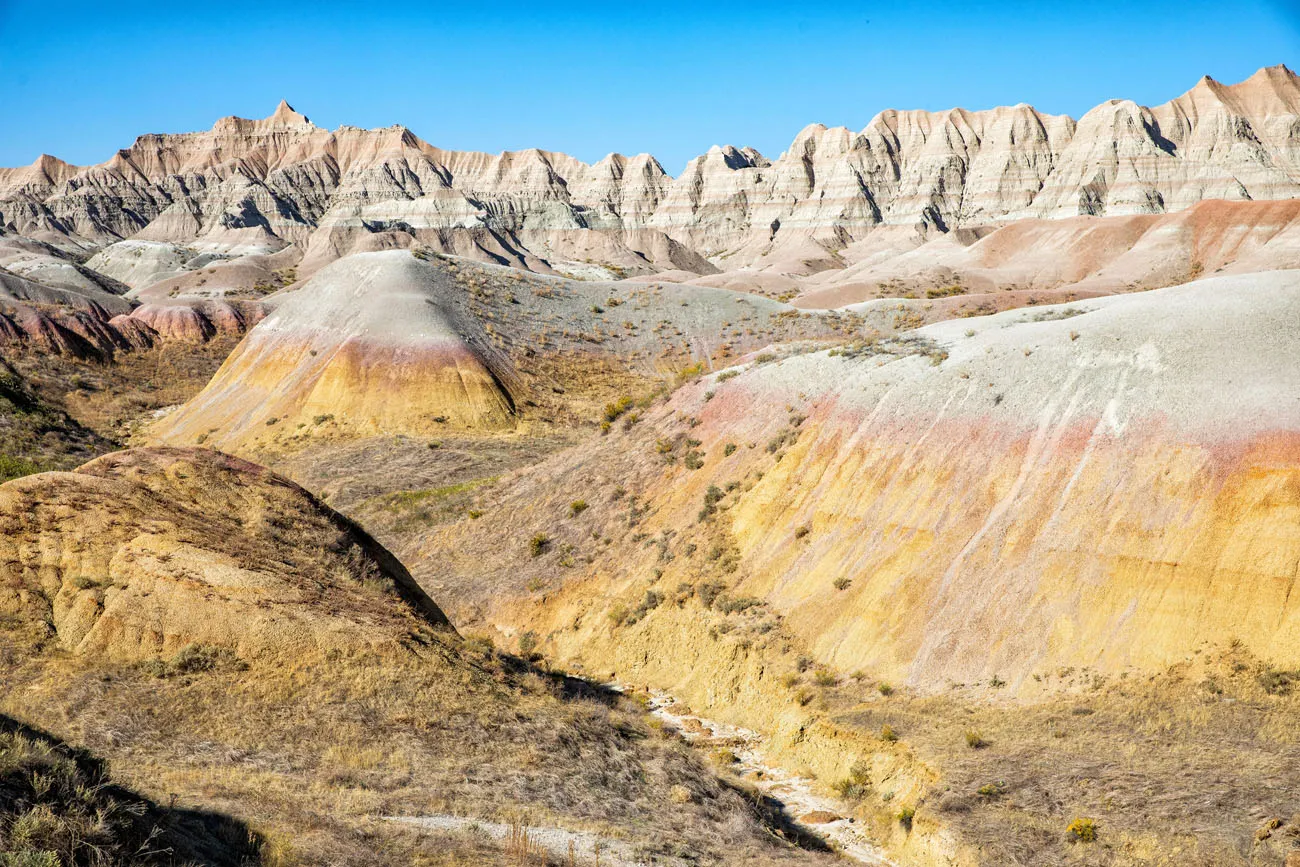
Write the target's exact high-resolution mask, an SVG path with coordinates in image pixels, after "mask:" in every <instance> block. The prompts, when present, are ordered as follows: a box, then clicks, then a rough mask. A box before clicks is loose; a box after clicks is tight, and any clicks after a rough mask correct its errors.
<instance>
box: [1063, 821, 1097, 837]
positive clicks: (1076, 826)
mask: <svg viewBox="0 0 1300 867" xmlns="http://www.w3.org/2000/svg"><path fill="white" fill-rule="evenodd" d="M1065 832H1066V834H1067V835H1068V836H1069V837H1070V839H1071V840H1074V841H1076V842H1079V843H1092V842H1095V841H1096V839H1097V823H1096V821H1094V820H1093V819H1088V818H1078V819H1075V820H1074V821H1073V822H1071V823H1070V824H1069V826H1068V827H1067V828H1066V829H1065Z"/></svg>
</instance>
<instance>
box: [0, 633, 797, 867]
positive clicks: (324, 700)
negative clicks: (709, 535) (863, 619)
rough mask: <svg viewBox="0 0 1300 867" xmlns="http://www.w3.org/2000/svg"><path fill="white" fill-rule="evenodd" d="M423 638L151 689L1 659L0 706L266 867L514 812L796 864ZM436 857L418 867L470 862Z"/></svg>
mask: <svg viewBox="0 0 1300 867" xmlns="http://www.w3.org/2000/svg"><path fill="white" fill-rule="evenodd" d="M425 641H426V644H425V645H424V646H414V647H412V648H411V650H410V651H409V653H403V654H391V653H390V654H387V655H381V654H378V653H374V652H368V653H361V652H357V653H356V654H355V655H354V656H344V655H340V654H332V655H331V656H330V657H328V658H327V657H324V656H318V655H313V654H310V653H308V654H304V655H303V656H302V657H301V658H299V659H296V660H293V661H292V662H289V661H286V660H274V661H267V662H261V661H257V660H253V661H250V662H249V663H248V667H247V668H238V667H229V666H213V667H209V668H202V667H201V668H200V670H197V671H190V672H184V671H170V672H168V673H167V674H166V676H164V677H158V676H157V673H156V672H155V671H154V670H153V669H152V668H151V667H150V666H148V665H105V664H97V663H96V662H95V661H93V660H87V659H83V658H77V657H71V656H66V655H58V654H51V653H50V652H44V653H40V654H32V653H30V652H28V651H26V650H24V649H23V648H21V647H17V646H14V645H13V644H10V645H9V646H7V647H5V648H4V650H3V652H2V653H0V660H2V661H3V666H2V668H3V671H2V673H0V676H2V677H3V678H4V680H5V683H6V685H7V686H8V687H9V688H8V690H7V693H6V694H5V695H4V697H3V698H2V699H0V708H3V710H5V711H6V712H10V713H16V714H22V715H24V716H28V717H30V716H32V715H33V711H34V709H36V708H39V709H40V712H39V716H40V720H39V722H41V723H42V724H44V725H45V726H47V727H48V728H49V729H51V730H53V731H56V732H58V733H59V734H60V735H61V736H64V737H66V738H68V739H69V740H71V741H74V742H76V743H80V744H84V745H86V746H87V747H89V748H92V749H94V750H95V751H96V752H99V753H100V754H102V755H104V756H106V757H108V758H110V759H111V760H112V761H113V763H114V767H116V768H118V771H119V773H120V774H121V775H122V776H123V777H124V778H125V779H126V780H127V781H129V782H130V783H131V784H132V785H133V786H135V787H136V788H138V789H140V790H141V791H144V792H145V793H146V794H149V795H151V796H153V797H155V798H157V799H163V800H165V799H169V798H172V797H175V798H176V799H177V801H178V803H181V804H185V805H202V806H203V807H204V808H206V809H215V810H218V811H221V812H223V813H228V814H230V815H232V816H235V817H238V818H240V819H242V820H244V821H247V822H248V823H249V824H250V825H251V826H252V827H253V828H254V829H255V830H256V831H257V832H258V833H259V834H261V836H262V838H263V841H264V843H263V850H264V857H265V858H266V860H267V861H268V863H274V864H280V865H289V864H308V863H322V862H324V861H327V860H328V861H331V862H333V863H340V862H345V863H349V864H388V863H396V862H398V861H407V860H409V859H410V858H412V857H414V851H415V848H416V847H417V845H418V838H417V837H416V836H415V835H413V834H412V833H411V832H409V831H406V830H404V829H402V828H400V827H397V826H394V825H391V824H389V823H385V822H383V821H381V819H380V817H382V816H387V815H423V814H433V813H453V814H456V815H466V816H474V817H480V818H485V819H492V820H505V821H509V820H510V819H511V818H513V817H515V816H518V815H521V814H526V815H528V816H529V820H530V823H531V824H534V825H540V824H548V825H557V826H561V827H570V828H574V829H579V830H590V831H593V832H596V833H599V834H602V835H605V836H611V837H617V838H621V839H624V840H627V841H629V842H632V843H636V844H639V845H641V846H643V847H645V850H646V851H647V852H652V853H658V854H659V855H661V856H663V855H673V854H682V853H687V854H691V855H692V856H693V857H696V858H698V859H699V860H700V861H701V862H702V863H763V862H765V861H769V860H770V861H782V860H787V859H790V858H794V859H796V860H797V859H799V858H801V857H805V856H806V855H807V853H804V852H802V850H798V849H792V848H790V847H789V846H788V845H787V844H783V843H780V842H778V841H776V840H775V839H774V838H772V837H771V835H770V833H769V832H768V831H766V830H765V827H766V826H765V825H764V824H763V821H762V820H763V816H764V814H763V812H762V811H761V810H760V809H759V808H758V807H756V806H755V805H754V804H753V803H752V802H751V801H750V800H748V799H747V798H746V797H745V796H743V795H742V794H741V793H738V792H737V791H735V790H734V789H733V788H731V787H730V786H729V785H727V784H725V783H723V782H722V781H721V780H719V778H717V777H716V776H714V774H713V773H712V772H711V771H710V770H709V769H708V768H707V767H706V765H705V764H704V762H703V760H702V759H701V757H699V756H698V755H697V754H696V753H695V752H694V751H693V750H691V749H690V748H689V747H687V746H685V745H684V744H682V743H680V742H677V741H674V740H668V739H665V738H664V737H663V736H661V735H660V733H658V732H657V731H656V730H654V729H652V728H651V727H650V726H649V725H647V722H646V718H645V717H644V715H643V712H642V709H641V708H640V707H639V706H636V705H635V704H629V703H626V702H625V701H624V700H621V699H619V698H617V697H616V696H612V695H604V694H601V693H599V692H596V691H594V690H592V689H590V688H585V687H582V686H581V685H579V684H578V683H577V682H574V681H567V680H565V679H563V678H560V677H552V676H549V675H546V674H544V673H542V672H538V671H536V670H534V669H532V668H531V667H529V666H527V665H525V664H523V663H521V662H519V661H517V660H513V659H511V658H509V657H505V656H502V655H499V654H497V653H495V652H493V651H491V650H488V649H486V648H484V647H483V646H482V645H481V644H478V645H469V644H466V645H464V646H462V644H461V642H459V641H458V640H456V639H454V638H450V637H448V638H445V639H443V638H439V637H437V636H434V637H432V638H431V637H430V636H425ZM37 696H40V699H39V701H36V697H37ZM679 789H685V790H688V791H689V794H690V797H689V799H683V798H680V797H675V796H674V792H677V791H678V790H679ZM448 839H452V838H448ZM453 842H454V840H453ZM472 849H473V847H471V850H472ZM507 854H508V853H507ZM446 855H447V857H446V859H444V860H443V861H429V862H427V863H447V864H451V863H457V861H456V860H455V859H456V858H460V857H469V856H468V855H467V854H465V853H457V854H455V855H454V856H453V854H452V853H446ZM807 857H812V856H807ZM751 859H752V860H751ZM464 863H477V862H471V861H465V862H464ZM485 863H492V861H491V859H488V860H487V861H486V862H485Z"/></svg>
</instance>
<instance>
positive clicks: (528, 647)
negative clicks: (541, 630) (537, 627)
mask: <svg viewBox="0 0 1300 867" xmlns="http://www.w3.org/2000/svg"><path fill="white" fill-rule="evenodd" d="M536 652H537V633H536V632H533V631H532V630H529V631H528V632H525V633H524V634H522V635H520V636H519V655H520V656H522V657H523V658H524V659H532V658H533V655H534V654H535V653H536Z"/></svg>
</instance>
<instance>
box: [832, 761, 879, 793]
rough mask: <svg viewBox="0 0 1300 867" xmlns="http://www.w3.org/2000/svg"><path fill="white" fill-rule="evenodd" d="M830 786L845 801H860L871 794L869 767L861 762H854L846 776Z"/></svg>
mask: <svg viewBox="0 0 1300 867" xmlns="http://www.w3.org/2000/svg"><path fill="white" fill-rule="evenodd" d="M832 788H834V789H835V794H837V795H839V796H840V798H842V799H843V800H845V801H861V800H862V799H864V798H866V797H867V796H868V795H870V794H871V768H870V767H868V766H867V765H866V764H864V763H863V762H854V763H853V767H851V768H849V774H848V776H847V777H845V778H844V779H842V780H840V781H839V782H837V783H835V785H834V786H833V787H832Z"/></svg>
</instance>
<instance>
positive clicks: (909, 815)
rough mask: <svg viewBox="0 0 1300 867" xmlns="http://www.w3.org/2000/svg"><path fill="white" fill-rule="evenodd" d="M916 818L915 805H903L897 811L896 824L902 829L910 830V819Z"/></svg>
mask: <svg viewBox="0 0 1300 867" xmlns="http://www.w3.org/2000/svg"><path fill="white" fill-rule="evenodd" d="M915 818H916V807H904V808H903V809H901V810H899V811H898V824H900V825H902V826H903V830H904V831H911V830H912V820H913V819H915Z"/></svg>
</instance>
